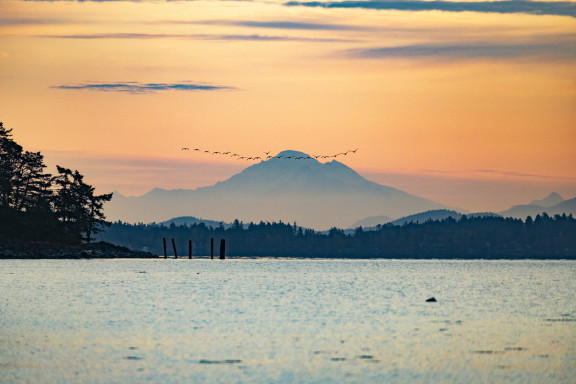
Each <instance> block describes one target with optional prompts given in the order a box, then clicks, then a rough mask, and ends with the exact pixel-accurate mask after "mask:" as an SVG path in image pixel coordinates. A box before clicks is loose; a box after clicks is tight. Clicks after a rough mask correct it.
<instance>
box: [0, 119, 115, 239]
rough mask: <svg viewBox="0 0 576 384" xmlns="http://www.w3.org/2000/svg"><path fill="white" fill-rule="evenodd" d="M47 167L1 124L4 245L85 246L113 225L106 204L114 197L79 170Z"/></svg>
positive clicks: (0, 193) (0, 211)
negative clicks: (53, 171) (98, 189)
mask: <svg viewBox="0 0 576 384" xmlns="http://www.w3.org/2000/svg"><path fill="white" fill-rule="evenodd" d="M45 168H46V165H45V164H44V156H43V155H42V154H41V153H40V152H30V151H25V150H24V149H23V147H22V146H21V145H19V144H18V143H16V142H15V141H14V139H13V138H12V129H7V128H5V127H4V124H3V123H2V122H0V244H2V243H4V244H7V243H23V242H37V243H38V242H40V243H41V242H46V243H60V244H80V243H81V242H83V241H84V242H90V241H92V240H93V239H94V235H95V234H96V233H98V232H99V231H100V230H101V229H102V228H103V227H105V226H107V225H109V224H110V223H109V222H107V221H106V218H105V216H104V211H103V205H104V203H105V202H106V201H110V200H111V199H112V194H111V193H110V194H103V195H96V194H95V193H94V192H95V190H94V187H92V186H91V185H89V184H87V183H85V182H84V176H83V175H81V174H80V173H79V172H78V171H76V170H75V171H73V170H70V169H68V168H64V167H61V166H57V167H56V168H57V174H56V175H52V174H49V173H46V172H45Z"/></svg>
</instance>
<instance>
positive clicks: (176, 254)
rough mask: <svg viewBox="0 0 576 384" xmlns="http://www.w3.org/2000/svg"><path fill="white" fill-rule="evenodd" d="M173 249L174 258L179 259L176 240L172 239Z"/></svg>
mask: <svg viewBox="0 0 576 384" xmlns="http://www.w3.org/2000/svg"><path fill="white" fill-rule="evenodd" d="M172 248H174V258H176V259H177V258H178V253H177V252H176V243H175V242H174V238H172Z"/></svg>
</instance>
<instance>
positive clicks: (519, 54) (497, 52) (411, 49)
mask: <svg viewBox="0 0 576 384" xmlns="http://www.w3.org/2000/svg"><path fill="white" fill-rule="evenodd" d="M345 56H347V57H354V58H365V59H394V58H413V59H425V58H431V59H447V60H466V59H490V60H497V59H513V58H540V59H546V60H576V41H574V40H573V41H558V42H550V43H543V42H531V43H518V44H513V43H510V44H500V43H489V42H485V43H469V44H466V43H445V44H434V43H430V44H415V45H402V46H394V47H376V48H365V49H351V50H347V51H345Z"/></svg>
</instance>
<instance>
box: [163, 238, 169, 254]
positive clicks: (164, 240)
mask: <svg viewBox="0 0 576 384" xmlns="http://www.w3.org/2000/svg"><path fill="white" fill-rule="evenodd" d="M162 242H163V243H164V258H167V257H168V254H167V253H166V238H165V237H163V238H162Z"/></svg>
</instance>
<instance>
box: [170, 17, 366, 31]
mask: <svg viewBox="0 0 576 384" xmlns="http://www.w3.org/2000/svg"><path fill="white" fill-rule="evenodd" d="M169 23H174V24H200V25H224V26H237V27H248V28H270V29H288V30H305V31H357V30H367V29H372V28H369V27H362V26H358V25H346V24H332V23H307V22H297V21H286V20H270V21H253V20H239V21H233V20H202V21H170V22H169Z"/></svg>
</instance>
